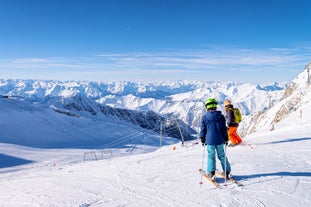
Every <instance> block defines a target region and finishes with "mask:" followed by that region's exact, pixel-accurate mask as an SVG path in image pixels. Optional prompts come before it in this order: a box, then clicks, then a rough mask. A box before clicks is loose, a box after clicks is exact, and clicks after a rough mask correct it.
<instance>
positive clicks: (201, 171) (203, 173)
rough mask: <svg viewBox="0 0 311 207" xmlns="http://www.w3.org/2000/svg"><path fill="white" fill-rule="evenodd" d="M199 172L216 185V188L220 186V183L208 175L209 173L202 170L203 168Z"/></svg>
mask: <svg viewBox="0 0 311 207" xmlns="http://www.w3.org/2000/svg"><path fill="white" fill-rule="evenodd" d="M199 172H200V173H201V175H202V176H203V177H205V178H206V179H207V180H208V181H209V182H210V183H211V184H212V185H214V186H215V187H216V188H219V187H220V185H219V184H218V183H217V182H216V181H215V180H213V179H211V178H210V177H208V176H207V174H206V173H205V172H204V171H203V170H202V169H199Z"/></svg>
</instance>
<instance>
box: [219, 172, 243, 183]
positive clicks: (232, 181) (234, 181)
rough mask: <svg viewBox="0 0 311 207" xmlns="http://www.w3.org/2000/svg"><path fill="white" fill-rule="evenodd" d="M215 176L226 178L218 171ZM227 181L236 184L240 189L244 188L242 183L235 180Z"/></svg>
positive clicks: (228, 179) (229, 179)
mask: <svg viewBox="0 0 311 207" xmlns="http://www.w3.org/2000/svg"><path fill="white" fill-rule="evenodd" d="M215 174H216V175H217V176H219V177H222V178H226V176H225V175H224V174H223V173H222V172H220V171H218V170H216V171H215ZM227 181H228V182H230V183H234V184H236V185H237V186H239V187H241V186H244V185H243V184H242V183H240V182H239V181H236V180H235V179H233V178H227Z"/></svg>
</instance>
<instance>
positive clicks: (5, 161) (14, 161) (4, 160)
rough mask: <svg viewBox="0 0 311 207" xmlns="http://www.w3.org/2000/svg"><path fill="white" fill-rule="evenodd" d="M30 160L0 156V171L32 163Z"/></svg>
mask: <svg viewBox="0 0 311 207" xmlns="http://www.w3.org/2000/svg"><path fill="white" fill-rule="evenodd" d="M32 162H33V161H31V160H25V159H22V158H18V157H13V156H9V155H4V154H0V169H1V168H6V167H14V166H18V165H25V164H29V163H32Z"/></svg>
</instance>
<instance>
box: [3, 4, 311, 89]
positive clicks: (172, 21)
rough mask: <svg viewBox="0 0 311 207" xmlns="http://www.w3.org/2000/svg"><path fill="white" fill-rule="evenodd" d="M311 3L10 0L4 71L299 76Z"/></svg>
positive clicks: (309, 54) (305, 58) (307, 48)
mask: <svg viewBox="0 0 311 207" xmlns="http://www.w3.org/2000/svg"><path fill="white" fill-rule="evenodd" d="M310 8H311V1H309V0H252V1H251V0H234V1H233V0H188V1H185V0H27V1H26V0H1V1H0V78H5V79H6V78H14V79H15V78H21V79H48V80H51V79H55V80H94V81H124V80H125V81H141V82H148V81H158V80H203V81H237V82H250V83H266V82H272V81H277V82H283V81H291V80H292V79H293V78H294V77H296V75H297V74H299V73H300V72H302V70H303V69H304V68H305V65H306V64H307V63H309V62H310V61H311V12H310Z"/></svg>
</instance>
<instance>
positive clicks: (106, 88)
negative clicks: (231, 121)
mask: <svg viewBox="0 0 311 207" xmlns="http://www.w3.org/2000/svg"><path fill="white" fill-rule="evenodd" d="M287 86H288V84H287V83H284V84H279V83H272V84H265V85H252V84H241V83H234V82H232V83H222V82H198V81H178V82H154V83H146V84H145V83H134V82H109V83H104V82H86V81H66V82H60V81H39V80H0V94H2V97H7V98H9V99H11V100H13V99H14V100H15V101H19V102H23V103H24V104H26V103H27V104H30V105H32V107H33V106H35V105H41V106H44V107H45V108H46V110H48V109H53V111H54V112H58V113H60V114H63V115H67V116H72V117H76V118H75V119H74V120H73V122H75V121H76V120H78V119H77V117H84V118H87V119H94V120H99V119H100V118H99V117H101V116H107V115H108V116H112V117H115V118H118V119H121V120H123V121H126V122H130V123H132V124H134V125H139V126H140V127H141V128H143V129H148V130H153V131H155V132H156V133H160V131H161V130H160V125H161V123H162V124H163V126H164V127H165V128H166V130H165V129H163V131H166V134H167V136H172V137H176V138H179V139H181V138H183V139H185V140H189V139H193V138H195V137H193V135H194V134H196V132H197V131H198V127H199V122H200V119H201V117H202V114H203V113H205V109H204V106H203V103H204V100H205V99H206V98H208V97H215V98H216V99H217V100H218V101H219V103H220V105H219V106H220V107H219V109H220V110H223V107H222V104H221V103H222V102H223V101H224V100H225V99H227V98H229V99H231V100H232V101H233V103H234V104H235V106H238V107H239V108H240V109H241V110H242V113H243V115H244V117H245V120H247V117H248V116H250V115H252V114H254V113H258V112H262V111H265V110H267V109H268V108H270V107H271V106H273V105H274V104H275V103H276V102H277V101H278V100H279V99H280V98H281V97H282V94H283V93H284V90H285V88H286V87H287ZM32 110H34V109H32ZM64 118H65V117H64ZM174 120H178V122H176V121H174ZM168 123H169V124H168ZM244 123H247V122H244ZM177 124H179V125H181V126H177ZM242 125H243V123H242ZM51 127H52V126H51ZM54 127H55V129H58V128H62V126H57V125H55V126H54ZM246 127H247V125H246V124H245V127H244V125H243V127H241V129H245V128H246ZM32 129H35V126H34V127H32ZM180 129H181V130H183V131H182V134H181V133H180ZM70 131H78V130H70ZM246 132H247V130H243V132H242V133H243V135H246ZM7 136H9V135H7ZM72 136H74V135H72ZM65 137H67V135H65ZM64 139H65V138H64Z"/></svg>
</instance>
